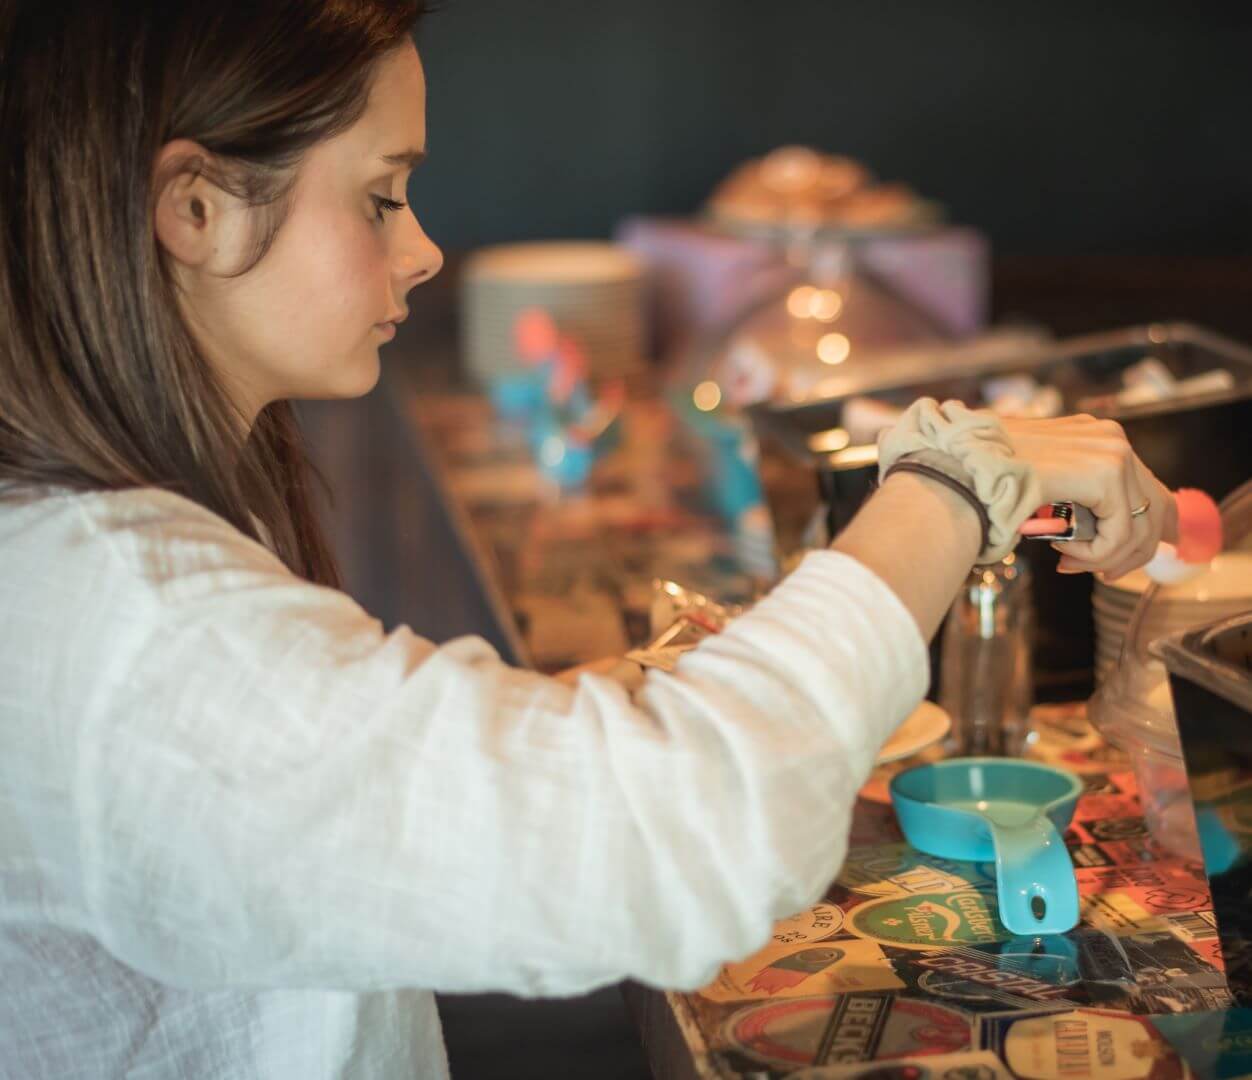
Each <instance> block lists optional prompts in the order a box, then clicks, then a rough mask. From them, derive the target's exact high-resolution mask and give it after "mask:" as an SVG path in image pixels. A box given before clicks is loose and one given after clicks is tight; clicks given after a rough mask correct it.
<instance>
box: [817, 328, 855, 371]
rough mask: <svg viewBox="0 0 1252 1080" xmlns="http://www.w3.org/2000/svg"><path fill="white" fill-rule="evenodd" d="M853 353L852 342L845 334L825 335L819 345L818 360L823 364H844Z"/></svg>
mask: <svg viewBox="0 0 1252 1080" xmlns="http://www.w3.org/2000/svg"><path fill="white" fill-rule="evenodd" d="M851 351H852V342H850V341H849V340H848V339H847V337H846V336H845V335H843V334H823V335H822V338H821V340H820V341H819V342H818V343H817V358H818V359H819V360H820V361H821V362H822V363H823V364H842V363H843V362H844V361H845V360H846V359H847V358H848V353H849V352H851Z"/></svg>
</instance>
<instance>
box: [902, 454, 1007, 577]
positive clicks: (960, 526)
mask: <svg viewBox="0 0 1252 1080" xmlns="http://www.w3.org/2000/svg"><path fill="white" fill-rule="evenodd" d="M879 491H882V492H891V493H896V492H898V493H900V494H901V496H902V497H904V498H907V499H908V500H909V502H910V504H911V505H912V508H913V510H914V517H915V521H916V528H917V534H918V536H919V537H924V536H925V535H926V530H927V526H928V525H933V524H936V523H937V522H939V521H942V522H945V523H948V524H949V525H950V528H951V530H952V532H953V536H954V541H955V543H956V544H957V545H958V546H959V548H960V550H961V551H962V552H964V551H968V552H969V553H970V554H969V565H970V566H973V565H974V560H975V559H976V558H977V557H978V554H979V552H980V551H982V537H983V526H982V521H981V520H980V517H979V515H978V514H977V513H976V512H975V510H974V508H973V506H972V505H971V504H970V500H969V499H967V498H966V497H964V496H963V495H959V494H957V492H955V491H954V490H952V488H951V486H950V485H948V484H945V483H943V482H942V481H940V480H937V479H935V478H934V477H932V476H928V475H925V474H922V473H916V472H910V471H904V470H896V471H893V472H892V473H891V475H890V476H889V477H887V478H886V479H884V481H883V483H882V484H881V485H880V487H879ZM892 497H893V498H894V497H895V496H894V495H893V496H892Z"/></svg>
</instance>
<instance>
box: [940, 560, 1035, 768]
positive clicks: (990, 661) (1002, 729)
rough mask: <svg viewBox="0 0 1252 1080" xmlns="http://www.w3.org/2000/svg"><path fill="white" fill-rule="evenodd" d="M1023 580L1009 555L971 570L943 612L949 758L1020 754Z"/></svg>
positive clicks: (1026, 601)
mask: <svg viewBox="0 0 1252 1080" xmlns="http://www.w3.org/2000/svg"><path fill="white" fill-rule="evenodd" d="M1030 633H1031V606H1030V572H1029V570H1028V568H1027V566H1026V564H1025V563H1024V562H1021V561H1020V560H1018V559H1017V557H1016V556H1014V555H1010V556H1009V557H1008V558H1007V559H1005V560H1003V561H1002V562H999V563H996V564H995V565H994V566H980V567H976V568H975V569H974V570H973V571H972V572H971V573H970V575H969V577H968V578H967V579H966V581H965V584H964V585H963V586H962V588H961V591H960V592H959V593H958V594H957V598H956V600H955V601H954V602H953V604H952V608H951V610H950V611H949V612H948V619H947V623H946V624H945V626H944V632H943V669H942V672H941V679H940V684H939V685H940V696H939V700H940V704H941V705H942V706H943V708H944V709H945V710H946V711H947V713H948V714H949V715H950V716H951V717H952V732H951V735H950V737H949V739H948V743H947V748H948V750H949V752H951V753H956V754H962V755H965V754H974V755H984V754H1007V755H1010V756H1016V755H1018V754H1020V753H1021V752H1022V750H1023V749H1024V748H1025V743H1026V737H1027V734H1028V728H1029V717H1030V706H1031V701H1032V698H1033V694H1032V681H1031V668H1030Z"/></svg>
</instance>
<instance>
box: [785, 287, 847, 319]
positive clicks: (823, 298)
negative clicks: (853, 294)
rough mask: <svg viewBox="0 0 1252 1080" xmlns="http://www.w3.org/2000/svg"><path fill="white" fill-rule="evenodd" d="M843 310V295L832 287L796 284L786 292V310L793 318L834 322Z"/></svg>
mask: <svg viewBox="0 0 1252 1080" xmlns="http://www.w3.org/2000/svg"><path fill="white" fill-rule="evenodd" d="M842 310H843V297H842V296H840V295H839V294H838V293H837V292H835V290H834V289H815V288H814V287H813V286H812V285H797V286H796V287H795V288H794V289H792V290H791V292H789V293H788V294H787V311H788V312H789V313H790V315H791V317H792V318H793V319H819V320H820V321H822V322H834V321H835V319H837V318H839V312H841V311H842Z"/></svg>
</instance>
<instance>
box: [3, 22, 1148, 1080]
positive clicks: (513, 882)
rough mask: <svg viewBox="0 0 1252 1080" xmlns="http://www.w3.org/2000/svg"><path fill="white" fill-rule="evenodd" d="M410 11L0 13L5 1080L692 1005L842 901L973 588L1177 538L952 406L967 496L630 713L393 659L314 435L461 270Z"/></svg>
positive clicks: (1059, 445) (411, 1065)
mask: <svg viewBox="0 0 1252 1080" xmlns="http://www.w3.org/2000/svg"><path fill="white" fill-rule="evenodd" d="M419 7H420V4H419V2H418V0H354V2H352V3H345V2H342V0H261V2H255V3H253V2H250V3H243V2H242V0H215V2H214V3H207V4H198V3H196V4H170V3H168V2H167V0H128V2H127V3H124V4H123V3H117V4H112V3H102V2H101V0H62V2H58V3H48V2H47V0H4V2H3V3H0V146H3V148H4V149H3V160H2V161H0V605H2V608H0V610H2V611H3V621H2V623H0V971H3V981H2V982H0V1047H2V1049H0V1076H4V1077H21V1078H22V1080H31V1078H37V1077H58V1078H70V1077H81V1078H88V1077H90V1078H97V1077H114V1076H123V1075H135V1076H150V1077H162V1078H164V1077H174V1076H178V1077H210V1076H211V1077H222V1078H225V1077H267V1078H268V1077H299V1078H301V1080H309V1078H313V1077H347V1076H352V1077H379V1078H381V1077H388V1078H390V1077H415V1076H423V1077H426V1076H439V1075H443V1074H444V1073H445V1072H446V1064H445V1060H444V1055H443V1048H442V1042H441V1038H440V1033H439V1024H438V1018H437V1014H436V1011H435V1004H434V998H433V995H432V991H433V990H448V991H457V990H460V991H468V990H483V989H489V988H490V989H499V990H509V991H514V992H517V993H521V994H572V993H576V992H579V991H583V990H586V989H588V988H590V987H594V986H596V985H600V984H604V983H607V982H610V981H615V980H618V979H621V978H623V977H625V976H632V977H634V978H638V979H642V980H644V981H647V982H649V983H653V984H658V985H664V986H669V987H695V986H698V985H700V984H702V983H704V982H705V981H706V980H708V979H709V978H711V976H712V975H713V974H714V972H715V971H716V969H717V967H718V965H719V964H720V963H722V962H724V961H727V960H730V959H732V958H736V957H742V956H743V955H745V954H746V953H748V952H750V951H751V950H753V949H755V948H757V947H759V946H760V945H761V944H762V943H763V941H764V940H765V939H766V937H767V935H768V932H769V928H770V925H771V923H772V922H773V920H775V919H776V918H778V917H781V916H783V915H786V914H789V913H792V912H794V911H796V910H798V909H801V908H803V907H804V906H805V905H807V904H810V903H812V902H813V901H814V900H815V899H816V898H817V897H818V896H819V895H820V894H821V892H822V891H823V889H824V888H825V886H826V885H827V884H828V882H829V881H830V880H831V878H832V877H833V876H834V874H835V873H836V871H837V870H838V868H839V865H840V862H841V859H842V857H843V853H844V849H845V844H846V836H847V831H848V815H849V812H850V808H851V805H852V800H853V797H854V793H855V791H856V790H857V787H858V786H859V784H860V783H861V782H862V781H863V780H864V779H865V777H866V774H867V772H868V770H869V767H870V763H871V762H872V760H873V757H874V754H875V751H876V749H877V748H878V746H879V745H880V744H881V743H882V742H883V740H884V739H885V738H886V737H887V736H888V735H889V734H890V733H891V731H892V729H893V727H894V726H895V725H896V724H897V723H898V722H899V721H900V719H901V718H903V717H904V716H905V715H906V714H907V713H908V712H909V711H910V710H911V709H912V708H913V707H914V706H915V705H916V703H917V702H918V700H919V699H920V697H921V695H922V693H923V691H924V689H925V687H926V682H927V671H926V652H925V640H926V638H927V637H928V636H929V635H930V634H931V633H933V631H934V629H935V628H936V626H937V625H938V623H939V620H940V618H941V617H942V614H943V611H944V609H945V608H946V606H947V603H948V601H949V599H950V598H951V596H952V595H953V593H954V591H955V589H956V587H957V585H958V583H959V582H960V580H961V579H962V577H963V575H964V574H965V573H966V572H967V571H968V570H969V568H970V566H971V565H972V564H973V563H974V561H975V559H976V558H977V557H978V555H979V551H980V548H981V549H983V555H984V556H985V555H987V554H988V552H989V551H991V550H992V549H993V548H996V547H997V545H998V547H999V549H1001V550H1003V549H1005V548H1006V547H1007V546H1011V543H1012V536H1013V535H1014V531H1015V529H1016V526H1017V524H1018V523H1020V521H1021V519H1022V517H1023V516H1024V515H1025V513H1026V512H1027V511H1028V509H1029V507H1030V505H1033V503H1035V502H1038V501H1042V500H1043V499H1050V498H1070V499H1075V500H1077V501H1080V502H1084V503H1086V504H1088V505H1090V506H1092V507H1093V508H1094V510H1095V511H1096V513H1097V515H1098V516H1099V519H1100V525H1099V536H1098V537H1097V539H1096V540H1095V541H1093V542H1092V543H1091V544H1089V545H1085V546H1082V547H1080V546H1078V545H1074V546H1073V547H1072V548H1071V549H1070V552H1069V554H1068V555H1067V558H1066V560H1065V566H1066V568H1067V569H1071V570H1080V569H1087V570H1090V569H1106V570H1109V571H1110V572H1113V573H1117V572H1121V571H1124V570H1125V569H1127V568H1128V567H1130V566H1133V565H1135V564H1137V563H1140V562H1142V561H1144V560H1145V559H1146V557H1147V556H1148V554H1149V553H1150V552H1151V550H1152V549H1153V548H1154V546H1155V544H1156V542H1157V540H1158V539H1159V538H1160V537H1161V536H1162V534H1163V533H1168V531H1169V529H1170V528H1171V525H1170V523H1169V522H1168V521H1167V520H1166V517H1165V514H1166V510H1167V507H1168V505H1169V500H1168V499H1167V498H1165V493H1164V492H1163V490H1162V489H1161V487H1160V485H1159V484H1158V483H1157V482H1156V481H1155V479H1154V478H1153V477H1152V476H1151V475H1150V474H1149V473H1148V472H1147V470H1146V469H1144V468H1143V466H1142V465H1141V464H1140V463H1139V462H1138V461H1137V459H1136V458H1135V457H1134V455H1133V454H1132V453H1131V452H1130V450H1129V448H1128V447H1127V445H1126V442H1125V439H1124V437H1123V436H1122V435H1121V433H1120V431H1119V430H1118V429H1117V428H1116V427H1115V426H1109V425H1106V424H1101V423H1098V422H1096V421H1092V420H1089V419H1081V418H1080V419H1073V420H1064V421H1055V422H1048V423H1033V424H1031V423H1021V424H1016V425H1012V426H1010V427H1008V428H1007V429H1006V428H1002V427H1000V426H998V425H996V424H995V423H994V422H992V421H989V420H987V419H986V418H978V417H976V416H971V415H968V414H964V413H962V412H961V411H960V410H958V409H955V408H954V407H953V408H947V409H945V410H938V409H935V408H934V407H933V406H930V407H928V409H923V410H922V411H921V412H917V413H915V414H914V415H913V416H912V419H911V421H910V426H908V427H907V430H900V431H897V432H895V433H893V436H892V437H891V438H889V440H888V444H885V445H896V446H897V448H898V449H899V450H900V452H901V453H902V454H907V455H911V456H907V457H905V460H906V461H912V462H914V463H916V462H918V461H921V462H922V463H923V464H925V463H926V462H929V465H927V466H926V467H927V468H932V469H938V470H939V471H940V472H943V473H945V475H946V476H947V480H946V481H945V479H944V478H943V477H939V478H936V477H935V475H934V473H933V472H929V473H928V472H926V471H925V469H923V471H922V472H917V471H912V472H910V471H907V470H896V471H894V472H893V473H892V475H891V476H890V477H889V478H887V479H886V480H885V482H884V483H883V485H882V488H881V490H880V491H879V492H878V493H877V494H876V495H875V496H874V498H873V499H871V500H870V501H869V503H868V504H867V506H866V507H865V509H864V510H863V512H862V513H861V515H860V516H859V517H858V518H857V520H856V521H855V522H854V523H853V525H852V526H851V527H850V528H849V529H847V531H846V532H845V533H844V534H843V535H842V536H841V537H840V538H839V539H838V540H837V541H836V543H835V545H834V550H832V551H826V552H818V553H814V554H811V555H810V556H808V558H807V560H806V561H805V562H804V563H803V564H802V566H801V567H800V568H799V569H798V570H797V571H796V572H795V573H794V574H793V575H791V577H789V578H788V579H787V580H786V581H784V582H783V583H782V584H781V585H779V586H778V588H777V589H776V590H775V591H774V592H773V593H772V594H771V595H770V596H769V597H767V598H766V599H765V600H764V601H763V602H761V603H760V604H759V605H758V606H757V607H756V608H755V609H754V610H753V611H752V612H751V613H749V614H748V615H746V616H744V617H743V618H741V619H740V620H738V621H737V622H736V623H735V624H733V625H732V626H731V627H730V628H729V629H728V630H727V631H726V632H725V633H723V634H721V635H719V636H718V637H716V638H713V639H711V640H709V641H708V642H706V643H705V644H704V645H702V646H701V647H700V648H699V649H697V650H695V651H694V652H693V653H691V654H690V655H689V656H687V657H686V658H685V659H684V660H683V662H682V663H681V664H680V665H679V668H678V671H677V673H675V674H673V675H659V674H653V675H650V676H649V678H648V679H647V680H646V682H645V685H644V688H643V689H642V691H640V692H639V693H637V694H635V695H633V696H630V695H628V694H627V693H626V692H625V691H624V690H623V689H622V688H621V687H620V686H618V685H617V684H615V683H613V682H611V681H609V680H607V679H604V678H601V677H597V676H593V675H589V676H584V677H583V678H582V679H581V680H579V682H578V684H577V685H576V686H574V687H570V686H566V685H563V684H562V683H560V682H557V681H555V680H552V679H547V678H543V677H541V676H539V675H536V674H534V673H530V672H526V671H519V670H514V669H511V668H509V667H507V666H506V665H504V664H503V663H501V662H500V660H499V659H498V658H497V657H496V656H495V655H494V654H493V653H492V651H491V650H490V648H489V647H488V646H487V645H486V644H485V643H484V642H482V641H481V640H478V639H461V640H457V641H452V642H450V643H447V644H445V645H442V646H438V647H437V646H436V645H434V644H432V643H430V642H428V641H423V640H420V639H418V638H417V637H415V636H414V635H413V634H412V633H410V632H409V631H407V630H403V629H401V630H398V631H396V632H395V633H393V634H390V635H388V636H384V635H383V634H382V633H381V631H380V629H379V626H378V624H377V623H376V622H375V621H374V620H372V619H371V618H370V617H369V616H368V615H367V614H366V613H365V612H364V611H362V610H360V608H359V607H357V606H356V605H355V604H354V603H353V602H352V601H351V600H350V599H348V598H347V597H346V596H344V595H343V594H342V593H340V592H338V591H336V589H335V585H336V579H335V572H334V568H333V566H332V563H331V559H330V556H329V554H328V552H327V548H326V546H325V544H324V542H323V541H322V538H321V535H320V533H319V532H318V529H317V526H316V524H315V522H314V520H313V517H312V514H311V512H310V508H309V498H308V494H307V488H306V482H305V477H304V470H303V462H302V458H301V452H300V449H299V443H298V440H297V438H296V435H295V432H294V429H293V424H292V420H291V413H290V411H289V406H288V405H287V401H288V400H289V399H292V398H317V397H351V396H353V395H358V394H363V393H365V392H366V391H368V390H369V389H370V388H371V386H373V384H374V382H375V380H376V378H377V375H378V348H379V346H380V345H381V344H383V343H384V342H385V341H387V340H388V339H389V338H390V337H391V335H392V333H393V331H394V323H396V322H398V321H400V320H401V319H403V318H404V314H405V295H406V294H407V293H408V292H409V290H410V289H411V288H412V287H413V286H415V285H417V284H420V283H421V282H422V281H423V280H426V279H428V278H429V277H431V276H432V275H433V274H435V273H436V272H437V271H438V269H439V266H440V261H441V257H440V254H439V251H438V249H437V248H436V247H435V246H434V245H433V244H432V243H431V242H430V240H428V239H427V237H426V236H425V234H424V233H423V232H422V230H421V228H420V227H419V225H418V223H417V220H416V218H415V217H414V215H413V213H412V211H411V210H410V209H409V208H408V207H406V206H405V205H404V199H405V188H406V180H407V176H408V173H409V170H410V168H411V166H412V165H413V164H414V163H416V162H417V161H418V160H419V159H420V158H421V157H422V155H423V154H424V152H425V144H426V133H425V120H424V96H425V87H424V83H423V76H422V68H421V64H420V62H419V59H418V55H417V53H416V51H415V49H414V47H413V45H412V43H411V40H410V37H409V30H410V28H411V26H412V24H413V22H414V20H415V19H416V18H417V16H418V14H419ZM466 137H471V136H470V134H469V133H467V134H466ZM891 439H894V440H895V443H894V444H892V443H891ZM918 451H922V453H921V454H920V455H919V454H918ZM953 477H955V478H956V480H955V482H954V481H953Z"/></svg>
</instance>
